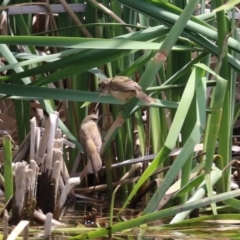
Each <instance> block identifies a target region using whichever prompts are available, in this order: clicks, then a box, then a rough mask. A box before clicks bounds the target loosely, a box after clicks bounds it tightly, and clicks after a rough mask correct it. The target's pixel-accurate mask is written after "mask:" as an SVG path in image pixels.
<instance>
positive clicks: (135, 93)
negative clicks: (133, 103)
mask: <svg viewBox="0 0 240 240" xmlns="http://www.w3.org/2000/svg"><path fill="white" fill-rule="evenodd" d="M98 85H99V90H100V91H101V92H102V95H108V94H110V95H112V96H113V97H115V98H117V99H118V100H120V101H122V102H129V101H130V100H131V98H133V97H137V98H138V99H140V100H141V101H142V102H144V103H145V104H151V103H154V102H156V100H155V99H154V98H152V97H150V96H148V95H147V94H146V93H144V92H143V91H142V88H141V86H140V85H139V84H138V83H136V82H134V81H132V80H131V79H129V78H128V77H125V76H117V77H114V78H107V79H104V80H101V81H99V83H98Z"/></svg>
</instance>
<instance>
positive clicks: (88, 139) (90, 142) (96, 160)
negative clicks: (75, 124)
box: [79, 114, 102, 173]
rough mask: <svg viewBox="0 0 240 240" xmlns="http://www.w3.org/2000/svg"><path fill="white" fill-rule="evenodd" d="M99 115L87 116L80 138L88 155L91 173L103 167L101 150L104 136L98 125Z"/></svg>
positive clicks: (82, 125) (82, 124)
mask: <svg viewBox="0 0 240 240" xmlns="http://www.w3.org/2000/svg"><path fill="white" fill-rule="evenodd" d="M98 120H99V116H98V115H96V114H91V115H89V116H87V117H85V118H84V119H83V121H82V123H81V127H80V131H79V138H80V143H81V144H82V146H83V149H84V152H85V154H86V156H87V160H88V161H87V166H88V172H89V173H97V172H98V171H99V170H100V169H101V168H102V160H101V157H100V154H99V153H100V150H101V147H102V138H101V134H100V130H99V127H98V125H97V123H98Z"/></svg>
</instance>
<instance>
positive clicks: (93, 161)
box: [87, 151, 102, 173]
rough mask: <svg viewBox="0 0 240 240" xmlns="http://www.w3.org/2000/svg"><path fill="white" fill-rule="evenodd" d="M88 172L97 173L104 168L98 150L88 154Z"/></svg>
mask: <svg viewBox="0 0 240 240" xmlns="http://www.w3.org/2000/svg"><path fill="white" fill-rule="evenodd" d="M87 166H88V172H89V173H97V172H99V171H100V170H101V168H102V159H101V157H100V155H99V153H98V152H97V151H95V152H94V153H91V154H89V155H88V162H87Z"/></svg>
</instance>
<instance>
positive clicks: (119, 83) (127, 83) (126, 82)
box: [110, 76, 142, 91]
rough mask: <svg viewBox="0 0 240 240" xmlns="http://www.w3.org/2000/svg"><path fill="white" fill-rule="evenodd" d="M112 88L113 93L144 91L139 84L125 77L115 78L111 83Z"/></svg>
mask: <svg viewBox="0 0 240 240" xmlns="http://www.w3.org/2000/svg"><path fill="white" fill-rule="evenodd" d="M110 88H111V90H113V91H136V90H141V89H142V88H141V86H140V85H138V83H136V82H134V81H132V80H131V79H129V78H128V77H125V76H117V77H115V78H113V79H112V81H111V82H110Z"/></svg>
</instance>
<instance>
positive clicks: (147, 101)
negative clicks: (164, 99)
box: [137, 91, 157, 105]
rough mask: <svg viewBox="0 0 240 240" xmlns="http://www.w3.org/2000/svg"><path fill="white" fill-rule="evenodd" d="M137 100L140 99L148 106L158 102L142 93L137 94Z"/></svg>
mask: <svg viewBox="0 0 240 240" xmlns="http://www.w3.org/2000/svg"><path fill="white" fill-rule="evenodd" d="M137 98H138V99H140V100H141V101H142V102H143V103H145V104H148V105H149V104H152V103H155V102H156V101H157V100H156V99H154V98H152V97H150V96H148V95H147V94H146V93H144V92H142V91H141V92H139V93H138V94H137Z"/></svg>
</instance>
